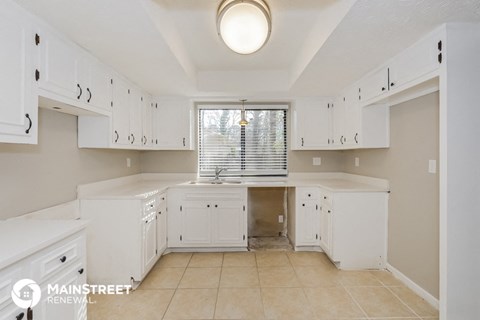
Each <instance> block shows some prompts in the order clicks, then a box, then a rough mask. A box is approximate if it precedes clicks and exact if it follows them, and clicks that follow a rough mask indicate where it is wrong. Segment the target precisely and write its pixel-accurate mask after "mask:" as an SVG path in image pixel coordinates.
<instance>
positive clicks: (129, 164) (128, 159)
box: [127, 158, 132, 168]
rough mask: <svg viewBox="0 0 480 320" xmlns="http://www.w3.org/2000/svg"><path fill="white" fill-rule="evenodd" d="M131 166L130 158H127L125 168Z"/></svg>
mask: <svg viewBox="0 0 480 320" xmlns="http://www.w3.org/2000/svg"><path fill="white" fill-rule="evenodd" d="M131 166H132V160H130V158H127V168H130V167H131Z"/></svg>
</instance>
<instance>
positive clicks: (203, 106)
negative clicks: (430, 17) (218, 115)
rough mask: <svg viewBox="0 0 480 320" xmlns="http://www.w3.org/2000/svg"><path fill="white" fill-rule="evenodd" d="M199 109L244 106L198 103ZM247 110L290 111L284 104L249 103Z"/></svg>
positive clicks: (230, 103)
mask: <svg viewBox="0 0 480 320" xmlns="http://www.w3.org/2000/svg"><path fill="white" fill-rule="evenodd" d="M196 106H197V109H199V110H207V109H214V110H216V109H234V110H236V109H241V108H242V104H240V103H238V102H233V103H232V102H215V103H202V102H197V103H196ZM245 110H288V103H284V104H283V103H282V104H278V103H276V104H269V103H265V104H258V103H255V104H250V103H248V102H246V103H245Z"/></svg>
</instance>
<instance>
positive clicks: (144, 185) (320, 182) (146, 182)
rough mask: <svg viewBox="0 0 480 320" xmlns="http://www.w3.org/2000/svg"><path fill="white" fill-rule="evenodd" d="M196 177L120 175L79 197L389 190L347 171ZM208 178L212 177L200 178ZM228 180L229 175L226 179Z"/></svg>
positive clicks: (87, 187)
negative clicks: (176, 191)
mask: <svg viewBox="0 0 480 320" xmlns="http://www.w3.org/2000/svg"><path fill="white" fill-rule="evenodd" d="M194 180H195V178H191V177H190V178H186V177H178V178H177V179H173V178H172V175H169V176H168V178H162V176H161V175H155V174H152V175H148V174H143V175H139V176H137V177H136V179H134V178H132V177H128V180H122V179H118V180H116V181H113V180H112V181H113V182H107V183H105V182H99V184H101V186H102V187H101V188H99V187H98V185H97V184H95V183H94V184H90V185H84V186H82V187H81V192H79V199H139V200H141V199H145V198H147V197H150V196H152V195H154V194H158V193H162V192H165V191H166V190H167V189H168V188H256V187H260V188H261V187H321V188H323V189H326V190H328V191H331V192H388V190H389V188H388V182H386V180H381V179H375V178H370V177H363V176H355V175H348V174H343V173H337V174H325V175H309V176H305V175H293V177H289V178H271V179H266V178H263V179H234V178H232V179H231V180H236V181H237V182H238V181H241V183H234V184H230V183H224V184H208V183H201V184H192V183H191V181H194ZM200 180H202V181H208V179H200ZM226 180H227V181H228V179H226Z"/></svg>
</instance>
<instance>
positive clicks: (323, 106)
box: [292, 99, 333, 150]
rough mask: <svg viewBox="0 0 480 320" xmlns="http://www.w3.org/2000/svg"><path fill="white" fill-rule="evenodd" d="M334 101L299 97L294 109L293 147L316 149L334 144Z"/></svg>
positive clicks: (296, 148) (297, 148)
mask: <svg viewBox="0 0 480 320" xmlns="http://www.w3.org/2000/svg"><path fill="white" fill-rule="evenodd" d="M331 107H332V103H331V102H329V101H327V100H320V99H298V100H296V101H295V103H294V107H293V111H292V115H293V116H292V123H293V130H292V133H293V134H292V149H294V150H316V149H320V148H328V147H330V146H332V145H333V133H332V108H331Z"/></svg>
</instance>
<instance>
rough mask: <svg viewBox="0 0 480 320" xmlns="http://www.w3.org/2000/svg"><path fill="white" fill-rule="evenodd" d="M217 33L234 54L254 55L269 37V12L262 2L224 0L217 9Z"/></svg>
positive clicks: (257, 0) (259, 0)
mask: <svg viewBox="0 0 480 320" xmlns="http://www.w3.org/2000/svg"><path fill="white" fill-rule="evenodd" d="M217 31H218V34H219V35H220V37H221V39H222V40H223V42H225V44H226V45H227V46H228V47H229V48H230V49H231V50H233V51H234V52H236V53H239V54H251V53H254V52H256V51H258V50H259V49H260V48H262V47H263V46H264V45H265V43H266V42H267V40H268V38H269V37H270V33H271V19H270V10H269V8H268V6H267V5H266V4H265V2H263V1H262V0H225V1H224V2H222V4H221V5H220V7H219V11H218V15H217Z"/></svg>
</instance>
